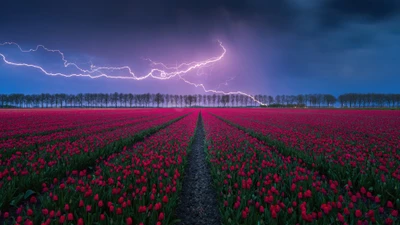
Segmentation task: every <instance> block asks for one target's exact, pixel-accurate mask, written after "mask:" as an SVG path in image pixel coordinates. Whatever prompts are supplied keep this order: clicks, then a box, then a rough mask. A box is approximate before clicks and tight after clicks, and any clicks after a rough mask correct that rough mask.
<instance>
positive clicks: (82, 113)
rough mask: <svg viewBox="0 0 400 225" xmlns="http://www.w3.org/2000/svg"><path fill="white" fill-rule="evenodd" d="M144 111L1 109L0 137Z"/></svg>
mask: <svg viewBox="0 0 400 225" xmlns="http://www.w3.org/2000/svg"><path fill="white" fill-rule="evenodd" d="M146 111H149V110H82V109H67V110H66V109H63V110H59V109H47V110H37V109H35V110H29V109H26V110H0V140H1V139H9V138H12V137H25V136H32V135H43V134H48V133H52V132H55V131H59V130H68V129H77V128H82V127H84V126H86V125H91V124H98V123H99V122H105V123H107V122H111V121H116V120H118V119H119V118H121V119H123V118H128V117H129V116H132V117H136V114H138V115H140V114H146V113H145V112H146ZM127 116H128V117H127Z"/></svg>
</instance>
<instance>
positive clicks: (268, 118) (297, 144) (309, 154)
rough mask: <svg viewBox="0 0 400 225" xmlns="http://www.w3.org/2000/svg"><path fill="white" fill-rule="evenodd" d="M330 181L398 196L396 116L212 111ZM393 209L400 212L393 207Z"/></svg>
mask: <svg viewBox="0 0 400 225" xmlns="http://www.w3.org/2000/svg"><path fill="white" fill-rule="evenodd" d="M212 113H214V114H215V115H218V116H219V117H220V118H222V119H224V120H227V121H228V122H230V123H232V124H234V125H235V126H238V127H239V128H240V129H243V130H245V131H246V132H248V133H249V134H251V135H252V136H253V137H256V138H258V139H260V140H263V141H265V142H267V143H268V144H270V145H275V146H277V147H278V149H279V150H280V151H281V152H282V153H283V154H285V155H291V156H296V157H299V158H301V159H302V160H304V161H305V162H306V163H307V164H308V165H309V167H310V168H315V169H318V170H319V171H321V172H323V173H325V174H326V175H328V176H329V177H330V178H333V179H336V180H338V181H339V182H340V183H342V184H345V183H346V182H347V181H348V180H351V181H352V182H353V184H354V185H355V186H356V187H357V188H361V187H366V188H368V189H369V188H371V189H373V190H374V192H375V193H377V194H380V195H381V196H382V198H383V199H384V200H392V201H397V200H398V199H399V197H398V196H400V152H399V150H400V114H399V112H391V111H335V110H321V111H318V110H314V111H313V110H311V111H310V110H247V111H244V110H237V111H235V112H234V113H232V111H226V110H213V111H212ZM397 207H400V205H398V206H397Z"/></svg>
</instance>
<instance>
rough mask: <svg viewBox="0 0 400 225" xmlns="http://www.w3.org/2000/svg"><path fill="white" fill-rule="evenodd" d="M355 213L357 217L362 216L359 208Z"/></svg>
mask: <svg viewBox="0 0 400 225" xmlns="http://www.w3.org/2000/svg"><path fill="white" fill-rule="evenodd" d="M355 215H356V217H357V218H360V217H361V216H362V212H361V210H359V209H357V210H356V212H355Z"/></svg>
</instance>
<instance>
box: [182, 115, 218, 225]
mask: <svg viewBox="0 0 400 225" xmlns="http://www.w3.org/2000/svg"><path fill="white" fill-rule="evenodd" d="M204 139H205V134H204V129H203V120H202V117H201V113H200V115H199V120H198V123H197V127H196V133H195V139H194V141H193V144H192V148H191V152H190V154H189V156H188V162H187V165H186V168H185V175H184V176H185V177H184V179H183V188H182V192H181V195H180V198H179V202H178V209H177V216H178V218H179V219H180V222H179V224H180V225H202V224H204V225H219V224H221V219H220V214H219V210H218V204H217V196H216V193H215V190H214V188H213V187H212V178H211V173H210V170H209V165H208V163H207V161H206V153H205V152H204Z"/></svg>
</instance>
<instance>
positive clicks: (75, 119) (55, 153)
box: [0, 108, 400, 224]
mask: <svg viewBox="0 0 400 225" xmlns="http://www.w3.org/2000/svg"><path fill="white" fill-rule="evenodd" d="M200 130H201V131H200ZM194 143H195V144H194ZM199 148H204V151H205V154H202V152H199V150H198V149H199ZM192 150H193V151H192ZM191 153H193V154H192V157H190V156H191V155H190V154H191ZM194 157H197V158H196V159H194ZM199 157H201V158H199ZM204 162H206V163H204ZM193 163H197V164H196V165H200V166H196V165H194V164H193ZM203 164H204V165H206V166H204V165H203ZM199 170H201V171H199ZM199 174H201V176H205V177H209V179H200V178H199V179H198V178H197V176H198V175H199ZM185 176H186V179H185ZM191 177H196V179H188V178H191ZM199 180H201V182H202V183H199ZM204 182H206V183H204ZM210 187H211V188H210ZM193 190H198V191H199V193H202V194H200V195H195V193H193ZM205 190H207V191H205ZM209 190H211V191H209ZM191 191H192V192H191ZM211 192H213V193H211ZM203 193H204V194H203ZM187 195H195V196H196V199H197V200H196V201H192V202H190V199H191V198H190V196H189V197H188V196H187ZM203 195H204V196H203ZM213 196H214V197H215V198H214V197H213ZM399 196H400V111H388V110H385V111H383V110H323V109H321V110H316V109H314V110H306V109H227V108H221V109H217V108H209V109H208V108H202V109H65V110H64V109H42V110H41V109H33V110H27V109H23V110H22V109H21V110H17V109H13V110H0V224H176V223H180V224H193V221H198V222H194V223H195V224H399V223H400V219H399V215H398V212H399V209H400V199H399V198H400V197H399ZM188 199H189V200H188ZM202 199H215V209H214V208H213V207H211V205H210V207H205V206H204V202H206V203H207V204H213V203H212V201H203V200H202ZM197 204H199V205H197ZM200 204H202V205H201V207H200ZM182 208H184V209H185V208H187V209H190V210H191V211H190V210H189V211H188V212H189V213H179V212H185V210H183V211H182ZM216 214H218V215H216ZM207 218H208V219H209V218H213V220H212V222H204V221H208V220H207ZM185 221H192V222H185ZM201 221H203V222H201ZM215 221H217V222H215Z"/></svg>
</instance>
